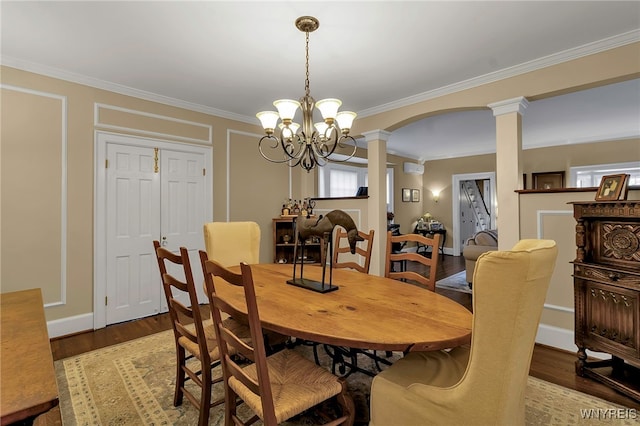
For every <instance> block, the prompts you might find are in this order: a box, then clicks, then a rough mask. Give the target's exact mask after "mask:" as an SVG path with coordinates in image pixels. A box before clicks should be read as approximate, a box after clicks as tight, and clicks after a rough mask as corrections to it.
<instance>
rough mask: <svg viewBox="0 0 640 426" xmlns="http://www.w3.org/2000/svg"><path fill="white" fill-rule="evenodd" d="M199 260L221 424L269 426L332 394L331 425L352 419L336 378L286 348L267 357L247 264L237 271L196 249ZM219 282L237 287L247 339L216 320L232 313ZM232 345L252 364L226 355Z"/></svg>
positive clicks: (343, 385) (342, 384) (351, 409)
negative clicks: (245, 409) (242, 407)
mask: <svg viewBox="0 0 640 426" xmlns="http://www.w3.org/2000/svg"><path fill="white" fill-rule="evenodd" d="M200 259H201V262H202V269H203V273H204V276H205V284H206V286H207V292H208V294H210V298H211V300H212V303H211V306H212V314H213V320H214V324H215V331H216V334H217V336H218V339H219V342H220V351H221V357H222V368H223V371H224V384H225V424H226V425H229V426H230V425H248V424H251V423H253V422H255V421H256V420H258V419H261V420H262V421H263V422H264V424H265V425H267V426H272V425H276V424H279V423H281V422H283V421H285V420H287V419H289V418H291V417H293V416H295V415H297V414H300V413H302V412H303V411H305V410H307V409H309V408H311V407H314V406H316V405H318V404H319V403H321V402H323V401H325V400H328V399H330V398H333V397H335V398H336V399H337V402H338V404H339V405H340V407H341V409H342V410H341V411H342V413H341V416H340V417H339V418H338V419H335V420H334V421H333V422H332V423H331V424H349V425H350V424H352V423H353V419H354V405H353V400H352V399H351V396H350V395H349V394H348V393H347V388H346V383H345V382H344V381H343V380H342V379H340V378H338V377H336V376H334V375H333V374H331V373H329V372H328V371H327V370H326V369H324V368H322V367H320V366H318V365H316V364H314V363H313V362H312V361H309V360H307V359H306V358H303V357H302V356H301V355H299V354H298V353H297V352H295V351H293V350H290V349H284V350H282V351H280V352H276V353H275V354H273V355H270V356H269V357H267V354H266V350H265V346H264V341H263V340H262V339H261V338H260V337H261V336H262V334H263V330H262V326H261V324H260V316H259V313H258V305H257V302H256V293H255V288H254V284H253V276H252V274H251V267H250V266H249V265H247V264H246V263H241V264H240V269H241V273H240V274H237V273H234V272H232V271H230V270H228V269H227V268H225V267H223V266H222V265H220V264H218V263H216V262H214V261H211V260H208V259H207V255H206V253H205V252H203V251H201V252H200ZM214 279H215V285H214ZM220 285H234V286H239V287H242V288H243V290H244V296H245V300H246V306H247V313H248V320H249V329H250V330H251V343H250V344H247V343H246V342H244V341H243V340H242V339H240V338H239V337H238V336H236V335H235V334H234V332H233V330H230V329H228V328H227V327H225V324H224V323H223V322H222V321H221V318H222V317H221V313H222V312H225V313H227V314H232V313H234V310H233V308H231V306H230V305H229V304H228V303H227V302H226V301H225V299H224V298H223V297H221V296H219V294H218V293H217V292H216V286H220ZM232 349H234V350H235V351H237V353H238V354H240V355H242V356H243V357H244V358H245V359H247V360H250V361H252V363H251V364H248V365H246V364H239V363H237V362H236V361H235V360H234V359H233V358H232V357H231V356H230V353H231V350H232ZM237 398H240V399H241V400H242V401H244V402H245V403H246V405H247V406H249V408H251V410H252V411H253V413H255V416H253V417H251V418H250V419H248V420H243V419H241V418H240V417H239V416H238V413H237V411H236V404H237Z"/></svg>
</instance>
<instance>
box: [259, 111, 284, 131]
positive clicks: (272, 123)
mask: <svg viewBox="0 0 640 426" xmlns="http://www.w3.org/2000/svg"><path fill="white" fill-rule="evenodd" d="M256 117H258V119H259V120H260V123H261V124H262V128H263V129H265V130H267V129H271V130H273V129H275V128H276V123H277V122H278V118H279V117H280V116H279V115H278V113H277V112H275V111H262V112H259V113H257V114H256Z"/></svg>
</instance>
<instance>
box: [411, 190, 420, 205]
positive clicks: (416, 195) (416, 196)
mask: <svg viewBox="0 0 640 426" xmlns="http://www.w3.org/2000/svg"><path fill="white" fill-rule="evenodd" d="M411 201H412V202H414V203H418V202H420V190H419V189H412V190H411Z"/></svg>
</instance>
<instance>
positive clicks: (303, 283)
mask: <svg viewBox="0 0 640 426" xmlns="http://www.w3.org/2000/svg"><path fill="white" fill-rule="evenodd" d="M287 284H291V285H295V286H296V287H302V288H306V289H307V290H312V291H315V292H318V293H328V292H330V291H334V290H337V289H339V288H340V287H338V286H337V285H327V284H324V283H321V282H320V281H314V280H308V279H306V278H293V279H290V280H287Z"/></svg>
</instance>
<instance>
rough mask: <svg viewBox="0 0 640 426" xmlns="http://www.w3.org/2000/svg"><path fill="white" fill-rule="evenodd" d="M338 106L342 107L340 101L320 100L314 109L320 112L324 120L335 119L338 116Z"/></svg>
mask: <svg viewBox="0 0 640 426" xmlns="http://www.w3.org/2000/svg"><path fill="white" fill-rule="evenodd" d="M340 105H342V101H341V100H340V99H335V98H327V99H321V100H319V101H318V102H316V108H318V109H319V110H320V113H321V114H322V118H324V119H325V120H326V119H327V118H330V119H335V118H336V115H337V114H338V108H340Z"/></svg>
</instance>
